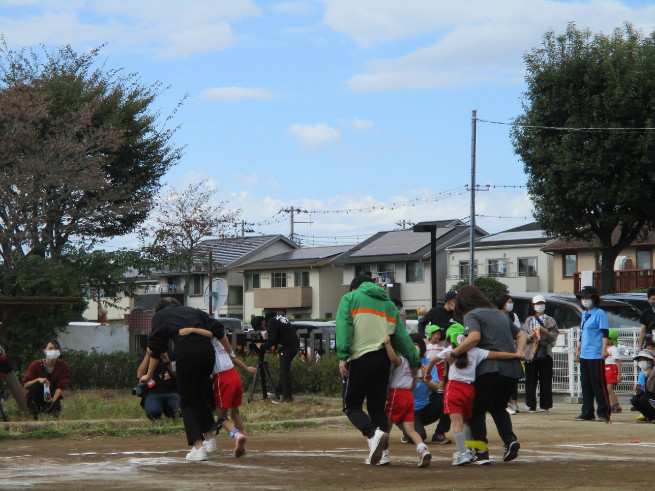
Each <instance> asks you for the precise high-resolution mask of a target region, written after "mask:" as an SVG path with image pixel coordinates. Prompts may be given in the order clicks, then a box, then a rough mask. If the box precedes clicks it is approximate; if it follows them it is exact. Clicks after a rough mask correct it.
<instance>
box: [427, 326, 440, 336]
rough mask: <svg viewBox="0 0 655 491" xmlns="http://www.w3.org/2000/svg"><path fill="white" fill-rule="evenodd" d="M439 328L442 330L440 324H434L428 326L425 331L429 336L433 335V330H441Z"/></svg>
mask: <svg viewBox="0 0 655 491" xmlns="http://www.w3.org/2000/svg"><path fill="white" fill-rule="evenodd" d="M439 330H441V328H440V327H439V326H438V325H436V324H432V325H431V326H430V327H428V329H427V331H425V334H426V335H427V336H431V335H432V333H433V332H435V331H439Z"/></svg>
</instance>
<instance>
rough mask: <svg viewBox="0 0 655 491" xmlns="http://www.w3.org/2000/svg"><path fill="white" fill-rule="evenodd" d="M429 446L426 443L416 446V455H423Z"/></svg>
mask: <svg viewBox="0 0 655 491" xmlns="http://www.w3.org/2000/svg"><path fill="white" fill-rule="evenodd" d="M427 449H428V446H427V445H426V444H425V443H419V444H418V445H416V453H421V452H422V451H423V450H427Z"/></svg>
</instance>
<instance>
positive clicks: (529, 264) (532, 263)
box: [519, 257, 537, 276]
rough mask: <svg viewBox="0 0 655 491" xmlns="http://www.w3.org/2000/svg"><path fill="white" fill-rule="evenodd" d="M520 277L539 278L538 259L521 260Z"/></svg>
mask: <svg viewBox="0 0 655 491" xmlns="http://www.w3.org/2000/svg"><path fill="white" fill-rule="evenodd" d="M519 276H537V258H536V257H520V258H519Z"/></svg>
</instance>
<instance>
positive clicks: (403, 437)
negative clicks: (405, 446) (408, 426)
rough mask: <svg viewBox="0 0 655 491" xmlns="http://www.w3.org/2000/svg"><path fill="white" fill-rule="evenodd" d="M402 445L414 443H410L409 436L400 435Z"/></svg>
mask: <svg viewBox="0 0 655 491" xmlns="http://www.w3.org/2000/svg"><path fill="white" fill-rule="evenodd" d="M400 443H412V442H410V441H409V438H407V435H405V434H404V433H403V434H402V435H400Z"/></svg>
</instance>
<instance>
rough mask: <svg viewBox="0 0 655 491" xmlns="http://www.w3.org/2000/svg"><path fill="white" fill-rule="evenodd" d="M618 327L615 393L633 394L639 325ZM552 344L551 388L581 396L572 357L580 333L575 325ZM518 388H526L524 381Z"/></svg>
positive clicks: (636, 371)
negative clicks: (618, 370)
mask: <svg viewBox="0 0 655 491" xmlns="http://www.w3.org/2000/svg"><path fill="white" fill-rule="evenodd" d="M617 330H618V331H619V352H620V353H621V383H619V384H618V387H617V388H616V393H617V395H632V393H633V392H632V389H633V387H634V385H635V381H636V380H637V376H638V375H639V369H638V368H637V365H636V363H634V362H633V361H632V357H633V356H635V354H636V353H637V351H638V346H637V345H638V344H639V328H638V327H625V328H619V329H617ZM560 333H561V334H560V336H559V338H558V339H557V342H556V344H555V346H554V347H553V392H554V393H560V394H569V395H570V396H571V397H579V396H581V390H580V367H579V363H578V362H577V361H575V344H576V340H577V339H579V337H580V329H579V328H578V327H576V328H572V329H563V330H562V331H560ZM519 391H521V392H525V386H524V384H521V385H520V386H519Z"/></svg>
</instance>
